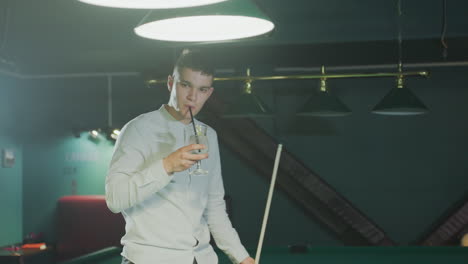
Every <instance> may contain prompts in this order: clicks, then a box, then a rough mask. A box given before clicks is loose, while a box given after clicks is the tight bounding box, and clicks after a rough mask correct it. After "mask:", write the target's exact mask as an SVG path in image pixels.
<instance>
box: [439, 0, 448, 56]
mask: <svg viewBox="0 0 468 264" xmlns="http://www.w3.org/2000/svg"><path fill="white" fill-rule="evenodd" d="M442 3H443V4H442V35H441V37H440V42H441V43H442V46H443V50H442V57H443V58H444V59H447V55H448V45H447V42H446V41H445V34H446V33H447V0H443V2H442Z"/></svg>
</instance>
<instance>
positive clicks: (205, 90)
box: [200, 88, 208, 93]
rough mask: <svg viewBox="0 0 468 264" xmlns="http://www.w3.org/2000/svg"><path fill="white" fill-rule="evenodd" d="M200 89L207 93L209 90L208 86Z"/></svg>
mask: <svg viewBox="0 0 468 264" xmlns="http://www.w3.org/2000/svg"><path fill="white" fill-rule="evenodd" d="M200 91H201V92H203V93H206V92H208V88H201V89H200Z"/></svg>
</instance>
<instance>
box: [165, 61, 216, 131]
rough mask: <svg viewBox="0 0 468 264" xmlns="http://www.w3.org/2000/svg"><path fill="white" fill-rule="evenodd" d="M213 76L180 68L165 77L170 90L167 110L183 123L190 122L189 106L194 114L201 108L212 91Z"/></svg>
mask: <svg viewBox="0 0 468 264" xmlns="http://www.w3.org/2000/svg"><path fill="white" fill-rule="evenodd" d="M212 86H213V76H211V75H206V74H203V73H202V72H201V71H193V70H192V69H189V68H182V69H179V70H178V71H175V74H174V76H169V77H168V79H167V88H168V89H169V91H170V92H171V95H170V98H169V103H168V105H169V106H170V107H171V109H170V110H169V112H170V113H171V114H172V116H174V117H175V118H176V119H178V120H180V121H181V122H183V123H186V124H188V123H190V122H191V118H190V112H189V108H192V114H193V115H196V114H197V113H198V112H200V110H201V109H202V108H203V105H204V104H205V102H206V100H208V98H209V97H210V95H211V94H212V93H213V87H212Z"/></svg>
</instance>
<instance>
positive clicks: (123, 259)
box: [122, 257, 197, 264]
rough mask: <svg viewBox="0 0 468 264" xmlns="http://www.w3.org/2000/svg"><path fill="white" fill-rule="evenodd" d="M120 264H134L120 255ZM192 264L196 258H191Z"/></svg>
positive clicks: (194, 263)
mask: <svg viewBox="0 0 468 264" xmlns="http://www.w3.org/2000/svg"><path fill="white" fill-rule="evenodd" d="M122 264H134V263H133V262H131V261H130V260H128V259H126V258H124V257H122ZM193 264H197V260H196V259H193Z"/></svg>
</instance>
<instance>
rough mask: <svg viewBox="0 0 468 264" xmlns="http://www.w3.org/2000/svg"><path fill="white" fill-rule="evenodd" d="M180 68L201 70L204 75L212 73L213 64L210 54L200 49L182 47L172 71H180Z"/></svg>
mask: <svg viewBox="0 0 468 264" xmlns="http://www.w3.org/2000/svg"><path fill="white" fill-rule="evenodd" d="M182 68H188V69H192V70H194V71H201V72H202V73H203V74H206V75H211V76H213V75H214V65H213V61H212V60H211V57H210V55H209V54H207V53H204V52H202V51H200V50H188V49H184V50H183V51H182V52H181V53H180V56H179V58H178V59H177V62H176V64H175V66H174V72H175V71H176V70H177V71H179V73H180V69H182Z"/></svg>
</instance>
